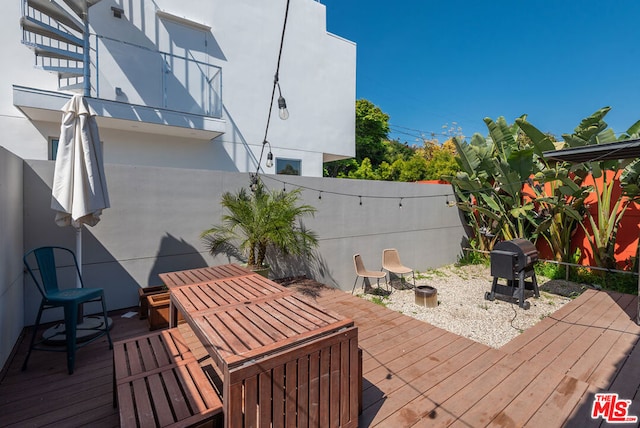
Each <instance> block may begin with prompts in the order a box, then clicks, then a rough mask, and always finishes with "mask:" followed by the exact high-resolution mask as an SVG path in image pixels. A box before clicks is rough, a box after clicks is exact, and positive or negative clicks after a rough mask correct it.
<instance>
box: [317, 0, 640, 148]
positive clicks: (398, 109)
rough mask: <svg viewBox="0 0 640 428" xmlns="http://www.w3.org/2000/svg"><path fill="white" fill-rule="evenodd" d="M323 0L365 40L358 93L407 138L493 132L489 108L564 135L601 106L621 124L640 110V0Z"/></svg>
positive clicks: (342, 24) (331, 17) (332, 23)
mask: <svg viewBox="0 0 640 428" xmlns="http://www.w3.org/2000/svg"><path fill="white" fill-rule="evenodd" d="M321 3H322V4H324V5H326V9H327V30H328V31H329V32H331V33H334V34H337V35H339V36H342V37H344V38H346V39H349V40H351V41H353V42H355V43H356V44H357V73H356V75H357V83H356V97H357V98H366V99H368V100H370V101H371V102H373V103H374V104H376V105H377V106H378V107H380V108H381V109H382V110H383V111H384V112H385V113H387V114H388V115H389V116H390V121H389V122H390V124H391V126H392V133H391V134H390V136H391V137H392V138H397V139H399V140H400V141H402V142H405V141H406V142H408V143H410V144H413V143H415V140H416V137H415V136H414V135H418V134H420V133H419V132H416V131H413V130H417V131H423V132H424V133H431V132H434V133H441V132H442V131H443V128H442V127H443V126H444V125H446V124H449V125H451V124H452V123H453V122H457V123H458V126H460V127H461V128H462V132H463V134H464V135H466V136H471V135H472V134H473V133H474V132H480V133H481V134H483V135H486V134H487V128H486V126H485V125H484V122H483V118H485V117H490V118H492V119H494V120H495V119H497V118H498V117H499V116H504V117H505V118H506V119H507V121H508V122H509V123H513V121H514V120H515V119H516V118H517V117H519V116H520V115H522V114H527V115H528V119H529V121H530V122H531V123H533V124H534V125H535V126H537V127H538V128H539V129H540V130H542V131H544V132H552V133H554V134H555V135H557V136H560V135H561V134H562V133H568V132H569V133H570V132H572V131H573V129H574V128H575V127H576V126H577V125H578V124H579V122H580V120H581V119H582V118H584V117H586V116H589V115H590V114H591V113H593V112H594V111H596V110H597V109H599V108H601V107H604V106H610V107H611V108H612V110H611V111H610V112H609V114H608V115H607V117H606V118H605V120H606V121H607V123H609V126H610V127H611V128H613V130H614V131H615V132H616V133H618V134H619V133H621V132H623V131H624V130H626V129H627V128H628V127H629V126H631V125H632V124H633V123H634V122H636V121H637V120H639V119H640V25H639V24H638V19H639V18H638V17H640V1H639V0H600V1H595V0H530V1H522V0H510V1H507V0H491V1H475V0H473V1H472V0H440V1H433V0H425V1H408V0H396V1H394V2H390V1H384V2H383V1H380V0H369V1H355V0H321ZM406 128H409V129H410V130H408V129H406ZM407 133H408V134H411V135H406V134H407ZM444 139H445V138H443V137H442V136H441V137H440V141H443V140H444Z"/></svg>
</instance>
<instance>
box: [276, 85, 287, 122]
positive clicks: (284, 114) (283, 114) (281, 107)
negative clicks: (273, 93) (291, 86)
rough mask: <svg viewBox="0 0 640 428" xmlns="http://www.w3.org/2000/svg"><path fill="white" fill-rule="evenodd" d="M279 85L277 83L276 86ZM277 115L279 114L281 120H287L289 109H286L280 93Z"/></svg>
mask: <svg viewBox="0 0 640 428" xmlns="http://www.w3.org/2000/svg"><path fill="white" fill-rule="evenodd" d="M279 87H280V86H279V85H278V88H279ZM278 109H279V111H278V116H280V119H282V120H287V119H289V110H287V102H286V101H285V100H284V97H283V96H282V95H280V96H279V97H278Z"/></svg>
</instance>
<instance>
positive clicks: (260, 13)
mask: <svg viewBox="0 0 640 428" xmlns="http://www.w3.org/2000/svg"><path fill="white" fill-rule="evenodd" d="M117 3H118V6H119V7H121V8H122V9H123V10H124V14H123V17H122V18H121V19H117V18H114V17H113V13H112V11H111V7H112V6H113V5H114V2H104V1H103V2H99V3H97V4H96V5H95V6H92V7H91V8H90V10H89V11H90V12H89V15H90V24H91V31H92V33H95V34H98V35H100V36H104V37H102V38H98V39H97V40H96V38H95V37H92V38H91V43H92V45H93V46H92V70H91V73H92V88H93V89H92V90H93V92H92V96H93V97H98V98H103V99H106V100H111V101H117V102H118V103H122V105H123V106H127V104H140V105H149V106H152V107H154V108H157V107H166V108H167V109H169V110H178V111H183V112H189V113H193V114H194V115H199V114H204V113H203V111H201V110H199V108H198V103H197V102H196V101H199V99H200V98H201V96H202V93H203V92H207V90H208V86H207V85H206V84H205V80H207V79H208V78H209V74H207V73H208V71H207V73H205V71H206V70H209V68H208V67H209V66H210V67H211V68H213V67H220V68H221V69H222V72H221V76H222V102H223V106H222V108H221V115H222V120H224V122H225V125H224V131H225V132H224V134H223V135H221V136H220V137H218V138H215V139H214V140H212V141H209V140H202V139H200V140H194V139H193V137H192V136H191V133H190V129H188V128H187V129H184V130H183V131H182V132H183V133H182V134H181V136H180V137H178V138H176V136H175V135H174V136H168V135H167V134H162V133H161V132H160V133H158V131H153V132H152V131H150V130H149V129H147V128H146V127H145V126H144V122H140V123H138V122H136V121H131V122H130V123H129V122H125V124H118V125H117V126H118V128H113V129H110V130H108V129H106V128H105V127H101V132H100V134H101V138H102V140H103V142H104V156H105V161H106V162H109V163H117V164H128V165H154V166H170V167H180V168H194V169H216V170H224V171H241V172H247V171H255V169H256V158H257V157H258V155H259V153H260V149H261V148H262V142H263V139H264V134H265V126H266V123H267V113H268V110H269V100H270V98H271V93H272V89H273V81H274V73H275V71H276V62H277V58H278V49H279V45H280V36H281V31H282V24H283V19H284V6H285V2H281V3H279V4H277V5H275V4H272V3H269V2H264V1H261V0H216V1H213V2H202V1H200V0H183V1H176V0H153V1H152V0H143V1H141V0H122V1H119V2H117ZM7 8H8V9H7V10H5V12H6V13H3V14H2V15H0V24H2V25H0V37H1V38H2V40H3V41H5V42H6V43H3V44H2V45H1V46H0V53H2V56H3V57H5V58H11V67H4V68H2V69H0V82H2V83H1V84H0V94H3V95H4V96H3V97H0V125H5V126H3V129H6V130H7V133H8V135H7V136H8V138H7V139H6V140H5V141H4V142H3V145H4V146H5V147H6V148H7V149H9V150H10V151H12V152H14V153H16V154H17V155H19V156H21V157H22V158H24V159H41V160H45V159H47V154H48V152H47V147H48V139H49V138H57V137H58V136H59V128H60V126H59V123H58V120H59V117H61V114H60V115H53V116H52V115H48V116H46V117H44V116H42V115H37V117H36V118H35V119H34V120H31V121H29V120H26V118H25V117H24V115H23V114H22V113H21V112H20V111H18V109H17V108H15V107H14V105H13V101H12V99H13V94H12V85H17V86H21V87H27V88H36V89H42V90H49V91H57V90H58V79H57V76H56V75H54V74H53V73H48V72H46V71H43V70H40V69H37V68H34V66H33V64H34V54H33V52H32V51H30V50H29V49H28V48H27V47H25V46H24V45H23V44H22V43H21V38H22V32H21V29H20V26H19V17H20V2H19V1H11V2H8V3H7ZM157 10H162V11H164V12H168V13H171V14H173V15H176V16H178V17H185V18H187V19H190V20H192V21H196V22H198V23H202V24H205V25H209V26H211V30H209V31H204V30H201V29H193V28H190V27H188V26H185V25H181V24H176V23H172V22H171V21H169V20H166V19H162V18H159V15H157V14H156V11H157ZM112 39H116V40H112ZM133 44H135V45H136V47H134V46H133ZM138 46H139V47H138ZM160 51H162V52H166V53H171V54H173V55H175V57H173V58H172V57H170V56H169V57H167V56H164V55H163V54H161V53H160ZM96 55H99V57H96ZM179 57H181V58H189V59H192V60H197V61H200V62H202V64H204V65H201V66H200V65H199V66H198V67H196V66H195V65H194V64H191V66H190V67H195V69H192V68H188V69H185V66H184V64H183V62H184V61H183V60H180V59H178V58H179ZM181 61H182V62H181ZM96 63H97V64H99V67H98V70H96ZM165 65H166V67H165ZM203 70H205V71H203ZM205 77H206V79H205ZM279 79H280V84H281V89H282V95H283V96H284V97H285V98H286V100H287V104H288V108H289V111H290V114H291V116H290V118H289V120H286V121H282V120H280V119H279V118H278V114H277V111H278V109H277V105H276V104H277V103H276V101H274V110H273V113H272V120H271V125H270V128H269V134H268V139H269V141H270V143H271V146H272V148H273V154H274V156H275V157H282V158H293V159H299V160H301V161H302V170H303V174H304V175H307V176H315V177H320V176H322V171H323V164H322V162H323V160H325V158H326V159H335V158H344V157H350V156H354V155H355V126H354V123H355V109H354V103H355V95H356V94H355V82H356V46H355V44H354V43H353V42H350V41H347V40H344V39H341V38H339V37H336V36H334V35H331V34H329V33H327V32H326V16H325V5H323V4H321V3H319V2H317V1H313V0H293V1H291V6H290V13H289V21H288V25H287V31H286V35H285V43H284V47H283V51H282V61H281V68H280V73H279ZM167 82H168V83H167ZM63 84H64V82H63ZM163 85H164V86H166V85H169V86H170V87H171V88H172V92H171V93H169V92H168V93H167V96H166V97H165V96H164V95H165V94H164V92H163ZM116 88H119V91H118V93H119V94H120V95H117V92H116ZM277 95H278V94H277V93H276V97H277ZM194 97H195V98H194ZM176 99H177V100H178V101H176ZM14 101H15V100H14ZM165 101H166V103H167V105H166V106H164V105H163V104H164V102H165ZM175 102H178V104H174V103H175ZM38 107H41V108H42V107H43V106H41V105H39V106H38ZM218 107H219V106H218ZM45 108H46V107H45ZM156 119H157V118H156ZM191 119H193V118H191ZM191 119H190V120H191ZM113 126H115V125H113ZM193 126H194V127H195V128H197V127H198V125H197V124H194V125H193ZM262 167H263V168H265V171H266V172H269V173H273V172H275V170H274V169H273V168H270V169H267V168H266V167H265V165H264V163H263V165H262Z"/></svg>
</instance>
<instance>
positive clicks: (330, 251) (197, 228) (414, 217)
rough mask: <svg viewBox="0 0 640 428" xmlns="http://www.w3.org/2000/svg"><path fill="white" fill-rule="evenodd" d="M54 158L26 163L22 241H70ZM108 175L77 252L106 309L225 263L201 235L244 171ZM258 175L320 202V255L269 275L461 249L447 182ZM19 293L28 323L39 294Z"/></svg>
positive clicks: (439, 260) (417, 258)
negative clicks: (166, 280) (57, 209)
mask: <svg viewBox="0 0 640 428" xmlns="http://www.w3.org/2000/svg"><path fill="white" fill-rule="evenodd" d="M53 167H54V164H53V162H49V161H26V162H25V171H24V177H25V183H24V188H25V191H24V194H25V200H24V207H25V208H24V221H25V225H28V226H25V231H24V247H25V250H28V249H30V248H33V247H36V246H40V245H52V244H56V245H62V246H66V247H69V248H75V234H74V231H73V229H72V228H60V227H57V226H55V224H54V222H53V212H52V211H51V209H50V208H49V204H50V194H51V182H52V178H53ZM106 176H107V183H108V187H109V195H110V199H111V205H112V207H111V208H109V209H107V210H105V212H104V213H103V217H102V221H101V222H100V223H98V224H97V225H96V226H95V227H93V228H85V229H84V232H83V259H84V278H85V282H86V285H87V286H100V287H104V288H105V291H106V297H107V302H108V305H109V308H110V309H114V308H123V307H128V306H133V305H135V304H136V299H137V288H138V287H139V286H147V285H156V284H159V283H160V280H159V278H158V276H157V274H158V273H161V272H165V271H171V270H180V269H187V268H193V267H201V266H206V265H213V264H219V263H227V262H228V260H227V259H226V258H225V257H223V256H218V257H217V258H216V259H214V258H213V257H212V256H210V255H208V254H207V253H206V252H205V250H204V247H203V245H202V243H201V240H200V238H199V235H200V232H201V231H202V230H204V229H206V228H208V227H209V226H211V225H213V224H215V223H218V222H219V219H220V217H221V214H222V210H221V208H220V205H219V200H220V196H221V194H222V193H223V192H224V191H235V190H237V189H239V188H240V187H243V186H245V187H246V186H247V185H248V183H249V177H248V175H247V174H241V173H232V172H219V171H207V170H189V169H177V168H158V167H142V166H137V167H134V166H126V165H106ZM283 179H284V182H283V181H282V180H283ZM276 180H278V181H276ZM264 182H265V184H266V185H267V186H268V187H271V188H276V189H279V188H283V187H285V188H286V189H288V190H291V189H293V188H294V187H295V186H296V185H297V186H302V187H304V188H306V189H308V190H304V192H303V195H304V201H305V202H306V203H308V204H311V205H313V206H315V207H316V208H317V209H318V212H317V213H316V215H315V217H314V218H309V219H307V220H305V224H306V226H307V227H309V228H310V229H312V230H314V231H315V232H317V233H318V235H319V237H320V248H319V251H318V256H319V257H318V261H317V262H316V263H315V264H313V265H311V266H310V265H308V264H306V263H303V262H300V261H296V260H288V261H279V262H278V263H276V264H275V266H274V268H275V272H274V275H275V276H276V277H283V276H290V275H299V274H307V275H310V276H312V277H314V278H316V279H318V280H320V281H322V282H324V283H326V284H329V285H332V286H335V287H339V288H342V289H345V290H350V289H351V287H352V286H353V282H354V279H355V274H354V268H353V261H352V256H353V254H354V253H361V254H362V256H363V258H364V260H365V263H366V264H367V266H368V267H369V268H371V269H378V268H380V262H381V255H382V250H383V249H384V248H389V247H394V248H397V249H398V250H399V251H400V254H401V257H402V261H403V262H404V263H405V264H407V265H409V266H412V267H414V268H415V269H417V270H421V271H424V270H426V269H428V268H431V267H437V266H441V265H444V264H448V263H452V262H454V261H455V260H456V257H457V255H458V254H459V253H460V242H461V239H462V236H463V230H462V227H461V225H460V219H459V217H458V214H457V211H456V209H455V208H449V207H447V206H446V204H445V202H446V196H445V195H446V193H447V192H449V193H450V188H449V187H448V186H443V185H435V184H413V183H390V182H374V181H361V180H341V179H322V178H309V177H306V178H305V177H290V176H264ZM311 189H313V190H311ZM320 191H322V193H320ZM347 195H350V196H347ZM358 195H362V198H361V199H362V205H360V198H358ZM319 196H321V198H320V199H319ZM374 197H375V198H374ZM400 197H403V199H402V207H400V206H399V205H400ZM26 282H27V283H28V282H29V280H28V279H27V281H26ZM25 293H26V300H27V304H26V306H27V311H26V314H25V323H26V324H32V323H33V320H34V317H35V312H36V310H37V305H38V302H39V298H38V297H37V295H36V294H35V289H34V288H33V287H32V286H30V285H28V286H27V287H26V288H25Z"/></svg>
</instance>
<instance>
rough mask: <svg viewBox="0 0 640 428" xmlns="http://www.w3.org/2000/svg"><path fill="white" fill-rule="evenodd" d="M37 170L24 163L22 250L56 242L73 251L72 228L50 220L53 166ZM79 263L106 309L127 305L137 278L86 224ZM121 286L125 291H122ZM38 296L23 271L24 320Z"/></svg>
mask: <svg viewBox="0 0 640 428" xmlns="http://www.w3.org/2000/svg"><path fill="white" fill-rule="evenodd" d="M39 172H40V173H41V174H43V175H42V176H41V175H39V174H38V172H36V171H35V170H34V169H33V168H32V167H31V166H30V165H29V164H28V163H25V164H24V169H23V176H24V225H25V227H24V251H25V252H27V251H30V250H32V249H34V248H37V247H43V246H60V247H64V248H68V249H70V250H72V251H73V252H74V253H75V252H76V232H75V229H74V228H73V227H59V226H57V225H56V224H55V221H54V219H55V212H54V211H53V210H52V209H51V206H50V205H51V186H50V185H49V184H48V182H51V181H53V167H52V166H51V167H50V168H43V169H41V170H39ZM44 174H46V176H45V175H44ZM99 227H100V223H98V224H97V225H96V228H99ZM82 265H83V269H82V277H83V280H84V283H85V286H86V287H100V288H104V291H105V298H106V301H107V305H108V308H109V309H114V308H122V307H126V306H130V302H131V301H132V300H131V298H132V297H131V296H136V295H137V287H138V284H137V282H136V281H135V279H134V278H133V277H132V276H131V275H130V274H129V273H128V272H127V270H126V269H125V268H124V267H123V266H122V265H121V264H120V262H119V261H118V260H117V259H116V258H115V257H114V256H113V255H112V254H111V253H110V252H109V250H107V248H105V247H104V246H103V245H102V243H101V242H100V241H99V240H98V238H96V237H95V236H94V234H93V231H92V228H90V227H84V228H83V230H82ZM72 276H73V275H72ZM73 278H75V277H73ZM105 279H107V280H105ZM71 286H72V287H73V286H75V279H74V280H73V281H72V282H71ZM123 290H126V291H124V292H123ZM134 298H135V297H134ZM40 299H41V296H40V294H39V293H38V291H37V289H36V287H35V285H34V284H33V280H32V279H31V278H30V277H29V276H28V275H25V321H26V322H27V323H31V322H33V320H35V316H36V313H37V311H38V305H39V304H40ZM96 311H97V310H96ZM47 312H52V313H53V312H55V311H47ZM87 313H92V311H91V310H90V311H88V312H87ZM60 314H61V313H60ZM60 316H61V315H60ZM45 321H50V319H45Z"/></svg>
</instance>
